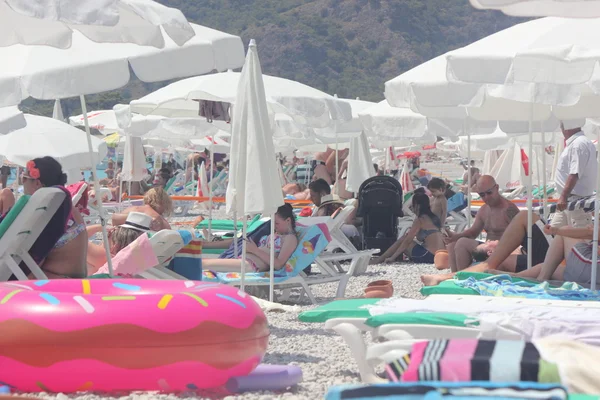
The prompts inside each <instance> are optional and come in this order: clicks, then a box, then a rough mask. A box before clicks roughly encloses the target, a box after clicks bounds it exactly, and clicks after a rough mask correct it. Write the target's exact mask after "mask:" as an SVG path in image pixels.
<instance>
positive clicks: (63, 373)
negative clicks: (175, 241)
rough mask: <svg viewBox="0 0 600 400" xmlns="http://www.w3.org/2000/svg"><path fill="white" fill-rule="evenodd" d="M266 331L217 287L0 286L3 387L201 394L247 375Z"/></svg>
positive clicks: (242, 301)
mask: <svg viewBox="0 0 600 400" xmlns="http://www.w3.org/2000/svg"><path fill="white" fill-rule="evenodd" d="M268 337H269V328H268V324H267V319H266V317H265V315H264V313H263V312H262V310H261V309H260V307H259V306H258V305H257V304H256V302H254V300H252V298H251V297H250V296H248V295H247V294H246V293H244V292H242V291H239V290H238V289H236V288H234V287H232V286H227V285H221V284H216V283H202V282H193V281H177V280H169V281H167V280H165V281H162V280H143V279H125V280H113V279H97V280H96V279H90V280H87V279H83V280H80V279H58V280H43V281H25V282H18V283H12V282H3V283H0V385H7V386H10V387H11V388H13V389H15V390H17V391H22V392H41V391H44V392H63V393H73V392H78V391H96V392H122V391H163V392H184V391H196V390H198V389H205V388H210V387H218V386H221V385H224V384H225V383H226V382H227V381H228V380H229V378H231V377H234V376H245V375H248V374H249V373H250V372H252V370H254V368H256V366H257V365H258V364H259V363H260V361H261V359H262V357H263V356H264V354H265V351H266V348H267V342H268Z"/></svg>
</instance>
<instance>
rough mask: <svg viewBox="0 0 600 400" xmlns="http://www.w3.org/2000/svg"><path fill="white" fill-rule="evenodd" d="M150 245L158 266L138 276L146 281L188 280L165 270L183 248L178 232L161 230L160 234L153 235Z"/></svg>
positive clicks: (183, 244)
mask: <svg viewBox="0 0 600 400" xmlns="http://www.w3.org/2000/svg"><path fill="white" fill-rule="evenodd" d="M150 244H152V249H153V250H154V254H156V258H158V263H159V264H158V265H157V266H155V267H153V268H150V269H148V270H146V271H144V272H142V273H140V274H139V276H141V277H143V278H146V279H182V280H188V279H187V278H185V277H183V276H181V275H179V274H177V273H175V272H173V271H171V270H170V269H168V268H166V267H165V265H166V264H168V263H169V261H171V259H172V258H173V257H174V256H175V254H176V253H177V252H178V251H179V250H181V249H182V248H183V246H185V243H184V242H183V239H182V237H181V235H180V234H179V232H177V231H174V230H169V229H163V230H162V231H160V232H157V233H155V234H154V235H152V237H151V238H150Z"/></svg>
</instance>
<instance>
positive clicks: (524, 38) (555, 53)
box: [447, 2, 600, 116]
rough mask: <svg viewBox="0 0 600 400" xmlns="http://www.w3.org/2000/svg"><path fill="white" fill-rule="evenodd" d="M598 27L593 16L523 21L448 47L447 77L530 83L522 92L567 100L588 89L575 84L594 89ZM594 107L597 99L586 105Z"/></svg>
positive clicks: (555, 101) (573, 100)
mask: <svg viewBox="0 0 600 400" xmlns="http://www.w3.org/2000/svg"><path fill="white" fill-rule="evenodd" d="M598 3H599V4H600V2H598ZM599 30H600V20H599V19H597V18H596V19H569V18H554V17H548V18H541V19H536V20H533V21H528V22H524V23H521V24H518V25H515V26H512V27H510V28H507V29H504V30H502V31H500V32H497V33H495V34H493V35H491V36H488V37H487V38H484V39H482V40H480V41H477V42H475V43H472V44H471V45H469V46H466V47H463V48H461V49H458V50H454V51H451V52H449V53H447V59H448V68H447V77H448V80H451V81H461V82H472V83H494V84H504V83H511V84H513V85H514V84H521V85H527V84H529V83H535V84H536V85H535V86H533V85H529V87H530V88H531V89H530V91H529V93H527V95H529V96H535V97H534V98H535V101H536V102H540V103H546V104H556V105H561V106H572V105H574V104H576V103H581V101H582V100H580V97H581V96H585V95H586V94H589V93H590V92H591V91H590V86H586V85H580V84H589V85H591V88H592V89H595V91H594V93H597V92H598V72H597V69H598V63H599V62H600V44H599V39H600V33H598V31H599ZM491 47H493V49H492V48H491ZM500 90H503V91H506V88H503V87H502V86H501V87H500V88H499V90H498V92H499V94H500V95H502V96H503V97H507V98H508V95H507V94H504V93H503V92H502V91H500ZM508 93H509V94H510V91H509V92H508ZM588 101H589V100H588ZM594 107H597V103H594V105H593V106H592V105H590V108H594ZM587 116H592V115H587Z"/></svg>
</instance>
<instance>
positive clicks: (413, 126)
mask: <svg viewBox="0 0 600 400" xmlns="http://www.w3.org/2000/svg"><path fill="white" fill-rule="evenodd" d="M358 116H359V118H360V122H361V123H362V126H363V129H364V130H365V132H366V133H367V135H368V136H370V137H378V136H379V137H387V138H390V139H391V138H397V139H404V138H420V137H423V136H424V135H425V129H426V128H427V120H426V118H425V117H424V116H422V115H421V114H417V113H415V112H413V111H412V110H410V109H409V108H398V107H392V106H390V105H389V103H388V102H387V100H383V101H380V102H379V103H377V104H374V105H372V106H371V107H369V108H366V109H364V110H363V111H361V112H359V113H358Z"/></svg>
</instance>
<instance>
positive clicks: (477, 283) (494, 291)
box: [455, 275, 600, 301]
mask: <svg viewBox="0 0 600 400" xmlns="http://www.w3.org/2000/svg"><path fill="white" fill-rule="evenodd" d="M455 282H456V284H457V285H458V286H461V287H464V288H470V289H473V290H475V291H477V292H478V293H479V294H480V295H482V296H499V297H520V298H527V299H550V300H589V301H599V300H600V292H599V291H592V290H590V289H586V288H584V287H582V286H580V285H578V284H576V283H573V282H565V283H564V284H563V285H562V286H559V287H552V286H550V285H549V284H548V283H547V282H543V283H535V282H528V281H523V280H518V281H517V280H514V279H513V278H512V277H511V276H510V275H492V276H490V277H487V278H484V279H480V280H478V279H475V278H474V277H469V278H467V279H464V280H456V281H455Z"/></svg>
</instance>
